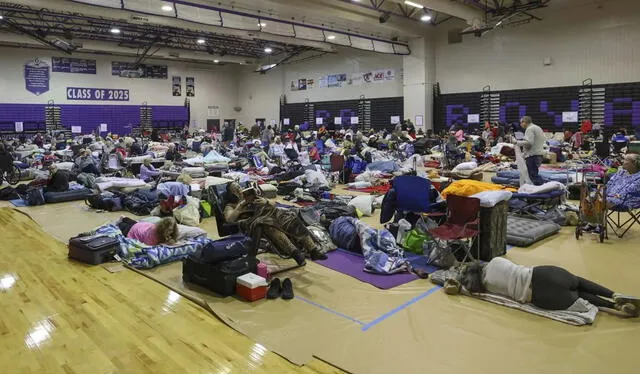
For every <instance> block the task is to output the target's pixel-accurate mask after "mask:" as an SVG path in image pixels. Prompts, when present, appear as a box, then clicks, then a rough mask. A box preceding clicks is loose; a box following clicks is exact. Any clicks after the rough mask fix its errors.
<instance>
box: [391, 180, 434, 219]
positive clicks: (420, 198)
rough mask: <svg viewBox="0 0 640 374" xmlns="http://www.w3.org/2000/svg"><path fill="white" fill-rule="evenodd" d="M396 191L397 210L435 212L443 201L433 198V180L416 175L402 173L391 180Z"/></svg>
mask: <svg viewBox="0 0 640 374" xmlns="http://www.w3.org/2000/svg"><path fill="white" fill-rule="evenodd" d="M391 185H392V187H393V189H394V190H395V191H396V210H400V211H403V212H411V213H429V214H430V213H434V212H435V211H436V210H437V209H438V208H439V207H442V204H443V203H442V202H435V201H432V199H431V189H432V187H431V181H430V180H428V179H426V178H422V177H418V176H414V175H402V176H399V177H395V178H393V180H392V181H391Z"/></svg>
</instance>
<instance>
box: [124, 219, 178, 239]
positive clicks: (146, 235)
mask: <svg viewBox="0 0 640 374" xmlns="http://www.w3.org/2000/svg"><path fill="white" fill-rule="evenodd" d="M117 226H118V228H119V229H120V231H122V235H124V236H126V237H127V238H131V239H136V240H138V241H141V242H142V243H144V244H146V245H158V244H165V243H166V244H173V243H175V242H176V241H177V240H178V223H177V222H176V220H175V219H174V218H173V217H166V218H163V219H161V220H160V221H158V223H152V222H136V221H135V220H132V219H131V218H128V217H122V218H120V220H119V221H118V223H117Z"/></svg>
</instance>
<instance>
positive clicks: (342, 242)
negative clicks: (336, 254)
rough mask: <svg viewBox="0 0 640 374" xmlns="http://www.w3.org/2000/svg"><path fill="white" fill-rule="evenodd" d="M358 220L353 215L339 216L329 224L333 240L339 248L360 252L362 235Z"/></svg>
mask: <svg viewBox="0 0 640 374" xmlns="http://www.w3.org/2000/svg"><path fill="white" fill-rule="evenodd" d="M357 224H358V220H357V219H355V218H353V217H338V218H337V219H335V220H334V221H333V222H331V225H330V226H329V235H330V236H331V240H333V242H334V243H335V244H336V245H337V246H338V248H342V249H346V250H348V251H352V252H357V253H360V252H361V251H362V247H361V245H360V237H359V236H358V228H357Z"/></svg>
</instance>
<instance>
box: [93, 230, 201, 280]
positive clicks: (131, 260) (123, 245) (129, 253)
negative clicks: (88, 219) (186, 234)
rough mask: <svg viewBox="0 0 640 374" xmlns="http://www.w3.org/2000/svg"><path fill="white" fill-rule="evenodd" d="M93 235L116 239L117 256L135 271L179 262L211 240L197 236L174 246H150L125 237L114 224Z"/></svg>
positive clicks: (96, 231)
mask: <svg viewBox="0 0 640 374" xmlns="http://www.w3.org/2000/svg"><path fill="white" fill-rule="evenodd" d="M95 233H96V234H101V235H106V236H110V237H114V238H116V239H118V241H119V242H120V249H119V251H118V256H120V258H121V259H122V261H123V262H125V263H126V264H128V265H130V266H132V267H134V268H136V269H151V268H153V267H156V266H158V265H162V264H166V263H169V262H173V261H177V260H181V259H183V258H186V257H187V256H189V255H190V254H192V253H194V252H196V251H197V250H198V249H200V248H202V247H204V246H205V245H207V244H208V243H209V242H211V239H209V238H207V237H206V236H199V237H195V238H189V239H185V240H182V241H180V242H178V243H176V244H174V245H168V244H159V245H155V246H150V245H146V244H144V243H142V242H140V241H138V240H136V239H131V238H127V237H125V236H124V235H122V232H121V231H120V229H119V228H118V226H116V225H114V224H108V225H104V226H100V227H98V228H97V229H96V230H95Z"/></svg>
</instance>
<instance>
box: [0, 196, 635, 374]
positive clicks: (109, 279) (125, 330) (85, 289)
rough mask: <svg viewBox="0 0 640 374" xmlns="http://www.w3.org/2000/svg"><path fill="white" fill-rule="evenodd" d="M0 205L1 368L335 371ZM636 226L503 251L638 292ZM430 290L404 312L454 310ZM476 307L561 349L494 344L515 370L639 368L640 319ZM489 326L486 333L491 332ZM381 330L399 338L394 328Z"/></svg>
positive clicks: (456, 356)
mask: <svg viewBox="0 0 640 374" xmlns="http://www.w3.org/2000/svg"><path fill="white" fill-rule="evenodd" d="M80 205H81V204H79V203H63V204H56V205H46V206H43V207H35V208H26V209H23V210H24V211H25V212H29V211H31V212H37V211H42V212H44V211H46V212H47V214H49V215H50V217H53V219H51V221H50V222H46V223H45V224H44V225H45V226H47V227H49V226H51V225H56V226H57V227H56V231H60V230H61V227H62V228H64V230H66V231H67V232H68V233H74V232H80V230H77V229H76V228H74V227H72V226H73V225H70V224H69V223H68V222H66V221H65V220H64V219H62V220H60V219H58V221H62V222H56V221H55V217H57V216H58V215H59V213H58V212H60V210H61V209H64V210H67V211H68V210H69V209H72V210H74V211H76V210H78V214H80V215H82V219H86V220H91V219H95V218H94V217H96V213H93V212H87V211H80ZM0 207H2V208H0V227H1V228H2V229H1V231H0V232H1V237H0V365H1V366H0V367H2V369H0V373H8V374H13V373H203V374H205V373H207V374H208V373H223V374H228V373H249V372H250V373H338V372H341V371H340V370H339V369H336V368H334V367H332V366H331V365H328V364H326V363H324V362H321V361H319V360H313V361H312V362H311V363H310V364H309V365H306V366H304V367H298V366H295V365H292V364H290V363H289V362H288V361H286V360H284V359H283V358H281V357H280V356H278V355H276V354H274V353H271V352H269V351H267V350H266V349H265V348H264V347H263V346H261V345H259V344H256V343H255V342H254V341H252V340H251V339H249V338H247V337H245V336H243V335H241V334H239V333H237V332H236V331H234V330H232V329H231V328H229V327H228V326H226V325H225V324H223V323H222V322H221V321H220V320H218V319H217V318H216V317H215V316H213V315H212V314H210V313H209V312H208V311H206V310H204V309H202V308H201V307H199V306H197V305H196V304H194V303H192V302H190V301H188V300H186V299H184V298H182V297H181V296H179V295H178V294H176V293H174V292H173V291H170V290H169V289H167V288H166V287H164V286H162V285H160V284H158V283H156V282H154V281H152V280H150V279H147V278H146V277H143V276H141V275H139V274H137V273H135V272H133V271H129V270H127V269H125V270H123V271H120V272H117V273H110V272H109V271H107V270H105V268H104V267H103V266H93V267H92V266H86V265H83V264H79V263H76V262H72V261H69V260H68V259H67V257H66V253H67V249H66V246H65V244H63V243H62V242H60V241H58V240H56V239H54V238H53V237H51V236H50V235H49V234H47V233H46V232H45V230H44V229H43V228H42V227H40V226H39V225H38V224H36V223H35V222H34V221H33V220H32V219H31V218H29V217H28V216H26V215H25V214H23V213H21V212H19V211H17V210H15V209H12V208H10V207H9V205H8V204H6V203H0ZM116 216H117V215H116V214H114V217H116ZM103 217H104V219H108V218H110V217H108V216H106V215H105V216H103ZM372 218H375V217H372ZM370 220H371V219H370ZM211 221H212V220H208V221H205V222H206V224H204V225H203V226H205V227H204V228H205V229H207V231H209V232H210V235H211V234H213V235H215V233H214V232H213V231H212V230H211V227H213V224H212V222H211ZM65 225H66V226H71V227H64V226H65ZM638 234H639V230H638V229H637V228H636V229H634V230H632V231H631V232H630V233H629V234H627V235H628V236H627V237H625V238H624V239H618V238H615V237H613V235H612V236H611V237H610V239H609V240H608V241H607V242H605V243H604V244H600V243H597V242H596V241H594V240H592V238H590V237H588V236H587V237H585V238H582V239H581V241H576V240H575V239H574V238H573V234H572V228H564V229H563V231H562V232H561V234H559V235H557V236H556V237H554V238H553V239H550V240H547V241H545V242H544V244H542V245H540V246H537V247H536V246H534V247H531V248H526V249H519V248H516V249H512V250H511V251H509V254H508V257H509V258H510V259H512V260H514V261H516V262H518V263H521V264H525V265H536V264H537V265H541V264H554V265H560V266H564V267H567V268H568V269H570V270H571V271H574V272H575V273H576V274H579V275H582V276H585V277H587V278H591V279H594V280H597V281H601V282H602V283H603V284H604V285H607V286H610V287H612V288H614V289H615V290H620V291H623V292H628V293H635V294H640V275H638V272H637V269H638V265H640V252H638V248H637V242H638ZM213 235H211V236H213ZM430 300H431V301H430V303H431V306H428V305H425V304H429V303H423V304H421V305H416V306H415V307H414V310H413V312H412V313H418V315H424V313H428V312H429V311H430V310H431V312H435V313H437V312H438V310H440V311H447V310H449V311H451V308H450V307H451V306H452V305H454V304H460V302H461V301H462V300H459V299H450V298H449V297H448V296H446V295H444V294H443V293H436V294H434V296H432V297H431V299H430ZM465 304H466V302H465ZM471 305H475V304H472V303H471ZM429 308H431V309H429ZM482 308H483V310H485V309H486V310H487V311H493V312H494V313H498V312H499V315H500V316H501V318H503V317H504V316H505V315H508V316H510V317H509V325H510V326H512V328H513V327H517V331H520V332H522V333H523V336H527V337H528V339H527V340H528V341H529V343H528V344H533V345H532V346H529V349H532V350H530V351H531V352H532V354H536V352H537V353H541V352H545V354H546V353H548V352H554V351H557V352H558V354H556V355H554V357H551V356H546V357H540V358H539V361H540V365H539V366H537V367H534V366H526V367H523V366H521V365H519V364H518V363H517V362H511V361H509V354H508V353H505V352H502V353H501V352H496V357H495V359H496V363H495V365H502V366H503V367H502V369H506V368H507V367H514V368H515V367H518V368H519V369H520V370H516V371H513V372H514V373H516V372H517V373H538V372H549V373H552V372H555V371H553V369H554V368H555V369H558V366H554V365H556V364H558V363H559V362H563V360H564V361H565V362H564V364H563V365H562V367H565V368H566V367H573V368H574V369H575V370H577V372H580V373H591V372H593V373H595V372H598V373H601V372H603V368H607V370H605V372H609V373H615V374H617V373H635V372H637V370H635V368H636V367H637V365H636V364H635V363H634V362H635V360H634V358H635V356H634V352H635V351H636V350H637V346H638V342H639V341H640V340H639V339H640V338H639V336H640V335H639V334H638V333H639V332H640V323H639V322H640V321H639V320H637V319H636V320H622V319H619V318H616V317H611V316H607V315H602V316H600V317H598V318H599V322H597V323H596V325H595V326H592V327H585V328H579V327H567V326H566V325H557V322H553V321H549V320H545V319H542V318H539V317H532V316H528V315H523V314H521V312H513V313H511V312H509V313H505V311H504V310H501V309H500V307H498V306H483V307H482ZM492 308H497V309H492ZM434 309H435V310H434ZM469 313H473V310H471V309H465V310H464V312H463V313H459V312H456V313H455V314H456V317H455V318H454V320H457V321H458V322H457V323H454V324H452V325H451V326H448V327H446V326H442V327H443V328H442V330H443V331H447V328H449V329H451V328H453V329H465V327H464V324H466V323H467V321H468V319H467V317H469V316H470V314H469ZM511 316H512V317H511ZM480 317H481V318H480ZM452 318H453V317H452ZM475 318H476V319H482V320H484V321H485V322H484V323H486V324H487V326H489V325H492V324H494V325H495V324H496V323H497V325H496V326H495V327H494V328H492V329H494V330H493V331H497V330H498V329H499V328H500V327H499V325H500V323H501V322H499V321H500V320H496V321H492V317H491V315H490V314H487V313H484V314H482V316H475ZM445 327H446V328H445ZM549 329H554V330H556V331H565V333H563V334H560V335H562V338H561V339H559V338H558V336H556V335H557V334H551V335H548V336H537V335H540V332H536V331H547V333H549V331H551V330H549ZM449 331H450V330H449ZM524 332H526V334H524ZM421 333H422V334H426V336H428V338H429V340H430V341H433V342H434V343H435V342H437V341H438V336H435V335H432V334H438V333H437V332H436V331H434V330H432V331H424V332H421ZM469 333H471V331H469ZM536 334H537V335H536ZM498 335H500V334H499V333H498V334H497V335H495V336H494V337H493V338H494V339H499V337H497V336H498ZM389 339H396V340H397V339H400V340H401V339H403V337H402V336H398V335H397V334H396V335H391V336H389ZM529 339H533V340H529ZM501 343H502V344H499V341H498V340H496V347H498V346H501V347H502V348H503V349H504V348H505V345H504V343H507V342H501ZM513 343H515V342H513ZM520 343H522V342H519V343H518V344H520ZM518 344H515V345H514V347H516V348H515V349H518V348H517V346H518ZM554 347H555V348H554ZM581 347H582V348H581ZM467 349H470V350H473V349H474V348H473V347H466V346H465V345H464V343H463V342H462V343H461V344H460V351H459V352H454V351H452V352H451V359H452V360H456V365H455V366H457V367H458V368H460V367H464V368H466V369H468V370H465V371H456V372H458V373H461V372H476V369H477V367H475V366H474V363H473V362H471V360H469V362H467V363H463V362H464V361H465V359H464V355H463V356H460V353H461V352H464V351H465V350H467ZM520 353H522V352H520ZM567 353H569V356H566V354H567ZM428 358H429V353H428V352H425V356H424V357H412V358H409V359H413V360H420V361H423V360H427V361H428ZM404 359H407V358H406V357H405V358H404ZM501 360H506V361H504V362H503V364H504V365H506V367H505V366H504V365H503V364H500V363H499V362H500V361H501ZM567 360H568V361H569V362H566V361H567ZM461 361H462V362H461ZM534 361H536V360H534ZM461 365H462V366H461ZM543 369H549V370H551V371H546V370H543ZM425 370H428V366H425ZM498 371H499V372H504V370H502V371H501V370H498ZM563 372H566V371H563Z"/></svg>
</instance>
